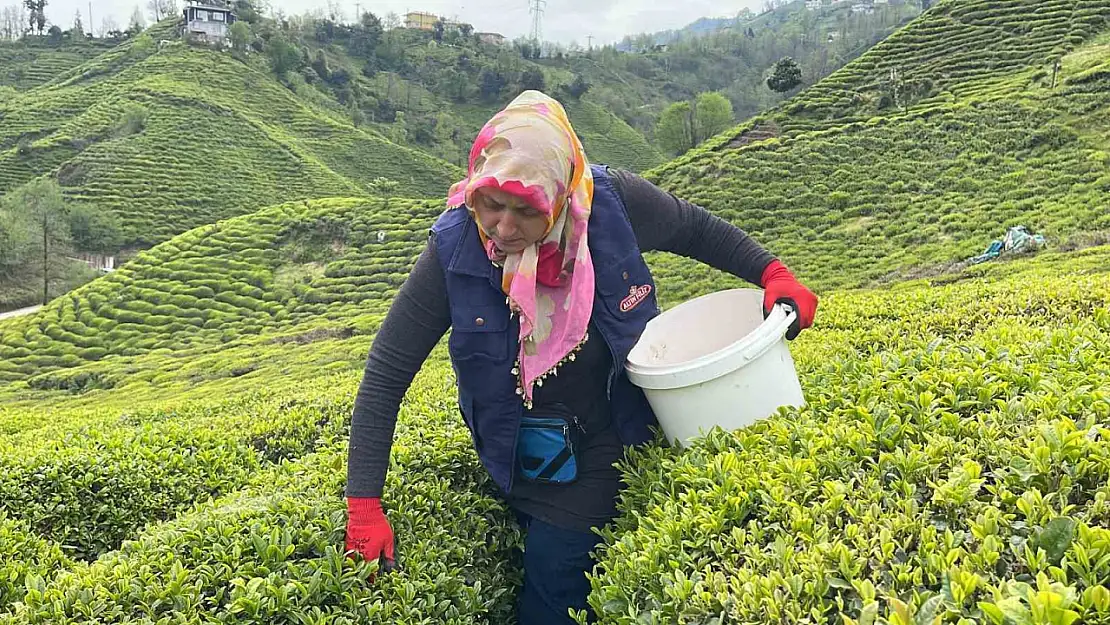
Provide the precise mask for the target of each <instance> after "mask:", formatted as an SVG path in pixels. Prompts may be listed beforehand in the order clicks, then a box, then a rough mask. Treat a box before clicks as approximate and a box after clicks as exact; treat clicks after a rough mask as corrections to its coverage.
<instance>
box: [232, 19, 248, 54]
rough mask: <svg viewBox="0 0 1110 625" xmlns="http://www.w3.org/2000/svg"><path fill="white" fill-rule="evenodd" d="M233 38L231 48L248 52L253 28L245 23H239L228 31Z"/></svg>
mask: <svg viewBox="0 0 1110 625" xmlns="http://www.w3.org/2000/svg"><path fill="white" fill-rule="evenodd" d="M228 36H229V37H230V38H231V47H232V48H234V49H236V50H240V51H242V50H246V49H247V45H249V44H250V40H251V27H250V25H249V24H248V23H247V22H245V21H237V22H235V23H234V24H232V25H231V28H229V29H228Z"/></svg>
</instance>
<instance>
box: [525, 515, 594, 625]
mask: <svg viewBox="0 0 1110 625" xmlns="http://www.w3.org/2000/svg"><path fill="white" fill-rule="evenodd" d="M517 520H518V521H520V525H521V527H522V528H524V531H525V532H526V534H525V538H524V588H523V589H521V592H520V598H519V600H518V603H517V620H518V623H519V625H573V624H574V620H573V619H572V618H570V616H568V614H567V610H568V608H574V609H575V610H584V609H588V607H587V605H586V597H587V595H589V594H590V582H589V580H587V579H586V573H587V572H589V571H591V570H592V569H593V565H594V561H593V558H592V557H590V551H592V550H593V549H594V547H595V546H597V544H598V543H600V542H601V537H600V536H598V535H597V534H594V533H593V532H576V531H573V530H566V529H562V528H558V527H555V526H554V525H550V524H548V523H544V522H543V521H540V520H539V519H535V518H532V517H529V516H527V515H524V514H521V513H519V512H518V513H517ZM589 614H590V622H593V620H594V614H593V610H590V611H589Z"/></svg>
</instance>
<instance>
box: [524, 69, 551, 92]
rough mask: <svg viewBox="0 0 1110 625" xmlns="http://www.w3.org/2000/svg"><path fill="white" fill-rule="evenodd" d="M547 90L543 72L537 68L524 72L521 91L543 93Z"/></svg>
mask: <svg viewBox="0 0 1110 625" xmlns="http://www.w3.org/2000/svg"><path fill="white" fill-rule="evenodd" d="M546 88H547V83H546V81H545V80H544V77H543V72H542V71H540V69H539V68H537V67H529V68H528V69H526V70H524V72H523V73H521V75H520V89H521V91H528V90H530V89H534V90H536V91H543V90H544V89H546Z"/></svg>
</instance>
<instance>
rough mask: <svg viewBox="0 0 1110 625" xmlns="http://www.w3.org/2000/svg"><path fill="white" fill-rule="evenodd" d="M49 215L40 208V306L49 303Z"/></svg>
mask: <svg viewBox="0 0 1110 625" xmlns="http://www.w3.org/2000/svg"><path fill="white" fill-rule="evenodd" d="M49 220H50V216H49V213H48V212H47V210H46V209H45V208H42V305H43V306H46V304H47V302H49V301H50V239H49V236H48V234H49V226H48V223H47V222H48V221H49Z"/></svg>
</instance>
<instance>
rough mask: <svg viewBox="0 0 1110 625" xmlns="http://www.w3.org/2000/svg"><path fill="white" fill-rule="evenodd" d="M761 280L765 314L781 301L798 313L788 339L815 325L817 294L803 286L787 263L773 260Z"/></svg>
mask: <svg viewBox="0 0 1110 625" xmlns="http://www.w3.org/2000/svg"><path fill="white" fill-rule="evenodd" d="M760 282H762V283H763V314H764V315H767V314H770V312H771V309H772V308H774V306H775V304H777V303H779V302H784V303H787V304H790V306H791V307H792V308H794V311H795V312H797V313H798V318H797V319H795V320H794V323H793V324H791V325H790V329H789V330H787V331H786V338H787V339H788V340H791V341H793V340H794V339H795V338H797V336H798V334H799V333H800V332H801V331H802V330H804V329H806V328H808V327H810V326H811V325H813V317H814V316H815V315H816V314H817V296H816V295H814V294H813V292H811V291H810V290H809V289H807V288H805V287H804V286H802V283H801V282H798V279H797V278H795V277H794V274H792V273H790V270H789V269H787V268H786V265H783V264H782V263H780V262H779V261H777V260H773V261H771V264H770V265H767V268H766V269H764V270H763V277H762V278H761V279H760Z"/></svg>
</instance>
